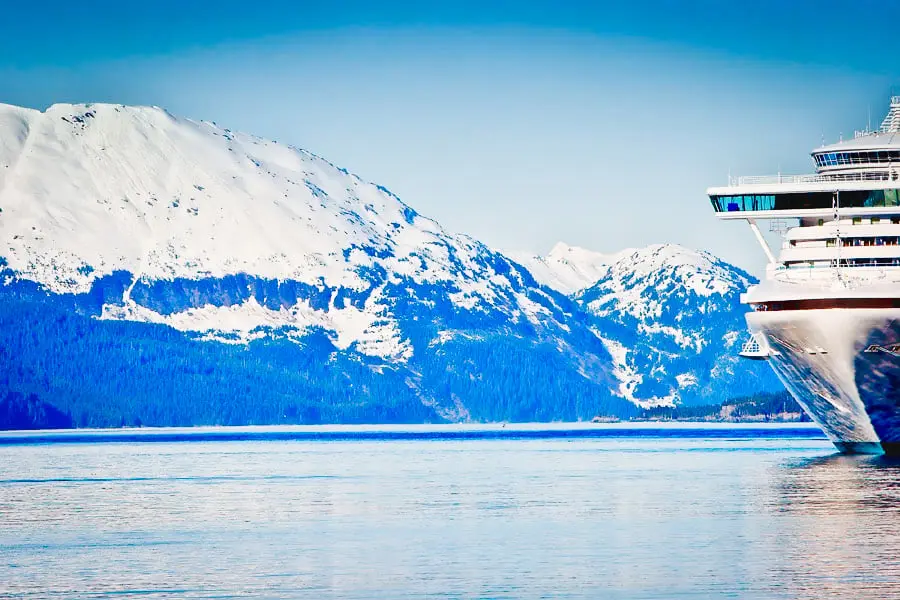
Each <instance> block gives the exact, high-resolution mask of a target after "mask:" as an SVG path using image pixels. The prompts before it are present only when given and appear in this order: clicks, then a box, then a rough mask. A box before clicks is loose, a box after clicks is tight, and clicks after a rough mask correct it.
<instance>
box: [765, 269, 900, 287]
mask: <svg viewBox="0 0 900 600" xmlns="http://www.w3.org/2000/svg"><path fill="white" fill-rule="evenodd" d="M769 276H770V277H771V278H772V279H774V280H775V281H779V282H782V283H795V284H799V285H803V284H808V283H810V282H820V283H822V282H828V281H836V280H839V281H842V282H843V284H844V285H845V286H848V287H855V286H857V285H866V284H873V283H888V282H890V283H900V267H885V266H867V265H866V266H863V265H856V266H851V265H841V266H840V267H836V266H833V265H832V266H827V267H785V266H784V265H779V266H778V267H776V268H774V269H772V270H771V271H770V272H769Z"/></svg>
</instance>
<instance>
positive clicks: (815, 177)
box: [728, 171, 900, 186]
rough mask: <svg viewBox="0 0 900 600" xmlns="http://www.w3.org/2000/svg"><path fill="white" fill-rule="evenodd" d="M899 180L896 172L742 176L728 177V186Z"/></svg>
mask: <svg viewBox="0 0 900 600" xmlns="http://www.w3.org/2000/svg"><path fill="white" fill-rule="evenodd" d="M898 178H900V173H898V172H896V171H867V172H863V173H828V174H819V173H810V174H807V175H781V174H778V175H742V176H740V177H729V179H728V185H729V186H738V185H757V184H772V183H822V182H828V181H892V180H895V179H898Z"/></svg>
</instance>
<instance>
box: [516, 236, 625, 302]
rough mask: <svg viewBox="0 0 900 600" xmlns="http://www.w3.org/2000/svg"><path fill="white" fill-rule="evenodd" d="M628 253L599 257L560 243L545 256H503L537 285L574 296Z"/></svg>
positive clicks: (597, 253) (599, 277)
mask: <svg viewBox="0 0 900 600" xmlns="http://www.w3.org/2000/svg"><path fill="white" fill-rule="evenodd" d="M631 252H633V250H632V249H631V248H629V249H627V250H622V251H619V252H615V253H613V254H601V253H600V252H594V251H592V250H586V249H584V248H579V247H578V246H570V245H568V244H566V243H564V242H559V243H557V244H556V245H555V246H553V248H552V249H551V250H550V252H549V253H548V254H547V255H546V256H540V255H534V254H527V253H524V252H507V253H506V254H507V256H509V257H510V258H512V259H513V260H515V261H516V262H518V263H519V264H521V265H524V266H525V267H526V268H527V269H528V270H529V271H531V274H532V275H534V278H535V279H536V280H537V281H538V282H539V283H541V284H543V285H546V286H548V287H551V288H553V289H555V290H557V291H559V292H562V293H563V294H574V293H575V292H578V291H580V290H583V289H584V288H586V287H590V286H591V285H593V284H594V283H596V282H597V281H599V280H600V279H601V278H602V277H604V276H605V275H606V273H607V272H608V271H609V266H610V265H611V264H612V263H614V262H616V261H617V260H618V259H619V258H621V257H623V256H626V255H628V254H630V253H631Z"/></svg>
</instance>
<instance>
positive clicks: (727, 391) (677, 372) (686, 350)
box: [575, 244, 780, 405]
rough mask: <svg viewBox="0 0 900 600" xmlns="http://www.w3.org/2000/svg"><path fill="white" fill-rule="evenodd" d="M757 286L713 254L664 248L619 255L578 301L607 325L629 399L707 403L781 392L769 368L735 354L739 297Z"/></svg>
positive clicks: (740, 334)
mask: <svg viewBox="0 0 900 600" xmlns="http://www.w3.org/2000/svg"><path fill="white" fill-rule="evenodd" d="M753 283H755V280H754V279H753V278H752V277H751V276H750V275H748V274H747V273H745V272H744V271H742V270H740V269H738V268H737V267H734V266H733V265H729V264H727V263H725V262H723V261H721V260H719V259H717V258H716V257H714V256H712V255H711V254H709V253H708V252H702V251H693V250H689V249H687V248H683V247H681V246H677V245H673V244H662V245H652V246H648V247H646V248H641V249H638V250H634V251H632V252H629V253H624V254H623V255H620V256H618V257H617V258H616V259H615V260H614V261H612V262H611V263H610V264H609V265H608V268H607V269H606V271H605V272H604V273H603V274H602V276H601V277H600V278H599V279H598V280H597V281H596V282H595V283H594V284H593V285H591V286H590V287H587V288H585V289H583V290H580V291H579V292H577V293H576V294H575V298H576V300H577V301H578V302H579V303H580V304H581V305H583V307H584V308H585V309H586V310H587V311H589V312H590V313H592V314H593V315H595V316H597V317H599V318H601V319H602V325H601V326H600V327H601V328H602V329H603V331H602V333H601V334H600V335H601V336H602V337H603V338H604V341H605V343H606V344H607V347H608V349H609V350H610V352H611V353H612V355H613V356H614V360H615V362H616V365H617V366H616V375H617V377H618V378H619V379H620V380H621V386H620V388H619V393H620V394H621V395H622V396H623V397H625V398H628V399H629V400H633V401H635V402H638V403H640V404H643V405H659V404H672V403H684V404H705V403H716V402H719V401H721V400H722V399H727V398H732V397H735V396H738V395H740V394H745V393H747V391H761V390H776V389H780V387H779V384H778V382H777V380H776V378H775V376H774V375H773V374H772V373H771V372H770V370H769V369H768V368H767V366H766V365H760V364H757V363H750V362H748V361H745V360H742V359H740V358H739V357H738V355H737V352H738V350H739V349H740V344H741V343H742V341H743V338H744V337H745V335H746V325H745V323H744V317H743V314H744V312H746V307H745V306H743V305H741V303H740V295H741V293H743V292H744V291H746V289H747V287H748V286H749V285H751V284H753Z"/></svg>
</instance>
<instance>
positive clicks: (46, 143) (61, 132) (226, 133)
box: [0, 104, 480, 291]
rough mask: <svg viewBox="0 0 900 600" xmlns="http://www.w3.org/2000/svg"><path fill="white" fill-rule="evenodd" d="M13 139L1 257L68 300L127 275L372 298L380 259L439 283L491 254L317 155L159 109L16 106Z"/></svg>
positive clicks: (7, 128)
mask: <svg viewBox="0 0 900 600" xmlns="http://www.w3.org/2000/svg"><path fill="white" fill-rule="evenodd" d="M0 140H3V142H2V145H0V173H2V179H0V208H2V209H3V213H2V215H0V243H2V244H3V245H4V246H6V247H0V255H2V256H4V257H5V258H6V259H7V261H8V263H9V266H10V267H11V268H12V269H14V270H16V271H17V272H18V273H19V274H21V275H22V276H24V277H28V278H31V279H34V280H36V281H39V282H41V283H43V284H44V285H46V286H47V287H49V288H50V289H53V290H55V291H84V290H85V289H87V288H88V287H89V286H90V284H91V282H92V281H93V280H95V279H97V278H98V277H101V276H103V275H105V274H109V273H112V272H114V271H117V270H123V271H128V272H131V273H136V274H139V275H140V276H141V277H148V278H160V279H163V278H174V277H187V278H194V277H197V276H210V275H211V276H222V275H228V274H235V273H239V272H248V273H254V274H256V275H260V276H265V277H270V278H276V279H293V280H298V281H306V282H309V283H314V282H317V281H319V280H320V278H322V277H324V278H325V280H327V281H328V282H330V283H335V284H338V285H348V286H351V287H352V286H357V287H358V286H359V285H361V284H360V282H359V281H358V278H357V277H356V275H355V271H356V268H357V267H359V266H361V265H365V264H369V265H371V264H372V263H373V262H374V260H373V256H375V255H378V256H390V257H392V259H393V263H394V264H393V267H394V268H393V270H394V271H395V272H397V273H401V274H405V275H411V276H412V275H415V276H417V277H418V278H420V279H430V280H434V279H440V278H449V277H451V276H452V275H451V273H450V271H451V270H454V269H456V267H457V265H456V262H455V259H461V260H462V262H463V263H464V264H469V265H471V266H473V267H474V266H475V265H474V263H471V259H472V254H473V253H476V252H478V251H480V248H478V247H476V246H477V245H476V244H474V243H472V242H471V240H468V238H463V237H461V236H450V235H448V234H446V233H445V232H444V231H443V230H442V229H441V227H440V226H439V225H437V223H435V222H434V221H431V220H430V219H426V218H422V217H420V216H419V215H418V214H417V213H416V212H415V211H413V210H412V209H411V208H409V207H408V206H407V205H405V204H404V203H402V202H401V201H400V200H399V199H398V198H396V196H394V195H393V194H391V193H390V192H388V191H387V190H386V189H384V188H382V187H380V186H376V185H373V184H369V183H367V182H364V181H362V180H360V179H359V178H358V177H356V176H354V175H351V174H349V173H348V172H347V171H344V170H342V169H339V168H337V167H335V166H334V165H332V164H331V163H329V162H327V161H325V160H324V159H321V158H319V157H317V156H315V155H313V154H311V153H309V152H306V151H303V150H299V149H296V148H293V147H290V146H285V145H281V144H278V143H276V142H271V141H267V140H263V139H260V138H257V137H254V136H250V135H245V134H240V133H235V132H232V131H230V130H228V129H222V128H219V127H217V126H216V125H214V124H212V123H208V122H195V121H190V120H187V119H178V118H175V117H173V116H172V115H170V114H169V113H167V112H166V111H164V110H162V109H159V108H152V107H124V106H117V105H105V104H94V105H63V104H59V105H54V106H51V107H50V108H48V109H47V110H46V111H45V112H43V113H42V112H38V111H33V110H27V109H20V108H16V107H10V106H2V107H0ZM448 245H450V246H453V247H454V249H455V250H459V255H461V256H454V257H451V256H449V255H448V253H447V251H446V249H447V246H448ZM348 253H350V254H353V255H358V256H353V260H348V258H349V257H348V256H347V254H348ZM467 259H468V260H467ZM351 263H352V264H351Z"/></svg>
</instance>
